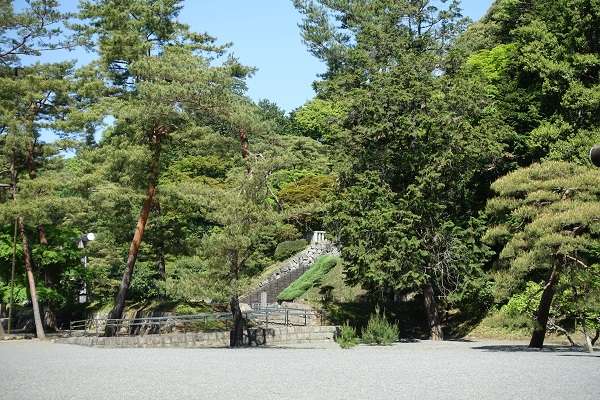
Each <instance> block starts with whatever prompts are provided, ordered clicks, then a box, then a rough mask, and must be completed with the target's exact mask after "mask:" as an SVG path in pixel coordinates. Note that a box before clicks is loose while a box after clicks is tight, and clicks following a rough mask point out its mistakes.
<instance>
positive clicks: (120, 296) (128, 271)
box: [105, 139, 160, 336]
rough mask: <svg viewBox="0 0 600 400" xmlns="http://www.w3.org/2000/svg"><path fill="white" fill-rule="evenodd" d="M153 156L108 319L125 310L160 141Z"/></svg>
mask: <svg viewBox="0 0 600 400" xmlns="http://www.w3.org/2000/svg"><path fill="white" fill-rule="evenodd" d="M155 146H156V147H155V149H154V155H153V157H152V161H151V166H150V176H149V183H148V190H147V191H146V198H145V199H144V204H143V205H142V210H141V212H140V216H139V218H138V222H137V226H136V228H135V233H134V235H133V239H132V241H131V244H130V246H129V253H128V255H127V264H126V267H125V272H124V273H123V278H122V280H121V285H120V287H119V292H118V293H117V297H116V299H115V306H114V308H113V309H112V311H111V312H110V314H109V318H110V319H121V318H122V317H123V310H124V309H125V300H126V299H127V292H128V291H129V286H130V284H131V277H132V276H133V269H134V267H135V262H136V260H137V256H138V252H139V250H140V245H141V244H142V238H143V237H144V230H145V229H146V223H147V222H148V216H149V215H150V211H151V209H152V205H153V203H154V196H155V195H156V185H157V181H158V174H159V165H160V140H158V139H156V142H155ZM115 333H116V329H115V327H113V326H107V327H106V330H105V334H106V336H114V334H115Z"/></svg>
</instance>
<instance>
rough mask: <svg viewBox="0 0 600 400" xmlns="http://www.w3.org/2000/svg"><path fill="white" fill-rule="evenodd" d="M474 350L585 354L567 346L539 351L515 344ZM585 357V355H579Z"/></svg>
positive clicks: (481, 347) (545, 348)
mask: <svg viewBox="0 0 600 400" xmlns="http://www.w3.org/2000/svg"><path fill="white" fill-rule="evenodd" d="M472 349H474V350H483V351H489V352H530V353H539V352H553V353H585V351H584V350H583V349H581V348H577V347H569V346H560V345H549V346H544V348H543V349H542V350H540V349H532V348H529V347H528V346H527V345H524V344H516V345H509V344H506V345H504V344H503V345H488V346H476V347H472ZM563 355H571V356H579V354H563ZM581 355H585V354H581ZM592 357H594V356H592Z"/></svg>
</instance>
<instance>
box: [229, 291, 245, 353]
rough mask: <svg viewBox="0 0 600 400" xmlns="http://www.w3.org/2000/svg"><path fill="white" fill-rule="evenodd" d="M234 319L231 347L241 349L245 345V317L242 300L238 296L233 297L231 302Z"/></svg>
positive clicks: (230, 333)
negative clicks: (241, 304) (241, 305)
mask: <svg viewBox="0 0 600 400" xmlns="http://www.w3.org/2000/svg"><path fill="white" fill-rule="evenodd" d="M229 306H230V307H231V314H232V317H233V326H232V327H231V332H229V347H241V346H243V345H244V317H243V316H242V310H241V309H240V299H239V297H238V295H237V294H235V295H233V296H231V301H230V302H229Z"/></svg>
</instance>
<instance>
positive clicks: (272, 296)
mask: <svg viewBox="0 0 600 400" xmlns="http://www.w3.org/2000/svg"><path fill="white" fill-rule="evenodd" d="M325 255H332V256H339V255H340V251H339V249H338V248H337V247H336V246H335V244H334V243H333V242H331V241H330V240H327V239H326V238H325V232H322V231H318V232H314V234H313V238H312V240H311V243H310V245H309V246H308V247H307V248H306V249H304V250H302V251H301V252H299V253H296V254H295V255H293V256H292V257H290V258H288V259H287V260H285V261H284V262H283V263H282V264H281V267H280V268H279V269H278V270H277V271H276V272H274V273H273V274H271V275H270V276H269V277H268V278H267V279H265V280H264V281H262V282H260V284H259V286H258V287H257V288H256V289H254V290H252V291H251V292H250V293H248V294H246V295H244V296H241V297H240V301H241V302H243V303H246V304H250V305H253V304H262V305H263V306H266V305H267V304H272V303H275V302H277V296H279V294H280V293H281V292H282V291H284V290H285V289H286V288H287V287H288V286H290V285H291V284H292V283H293V282H294V281H295V280H296V279H298V278H300V276H302V274H304V273H305V272H306V271H308V270H309V269H310V268H311V267H312V266H313V264H314V263H315V261H316V260H317V258H319V257H321V256H325Z"/></svg>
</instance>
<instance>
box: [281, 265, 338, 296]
mask: <svg viewBox="0 0 600 400" xmlns="http://www.w3.org/2000/svg"><path fill="white" fill-rule="evenodd" d="M338 261H339V258H338V257H334V256H322V257H319V258H318V259H317V261H315V264H314V265H313V266H312V267H311V268H310V269H309V270H308V271H306V272H305V273H304V274H302V276H300V278H298V279H297V280H296V281H295V282H293V283H292V284H291V285H290V286H288V287H287V288H286V289H285V290H284V291H283V292H281V293H280V294H279V296H278V297H277V300H279V301H294V300H296V299H297V298H299V297H300V296H302V295H303V294H304V293H306V291H307V290H309V289H311V288H313V287H315V286H319V285H320V283H321V281H322V280H323V278H324V277H325V275H327V273H328V272H329V271H331V269H332V268H333V267H335V266H336V265H337V264H338Z"/></svg>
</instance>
